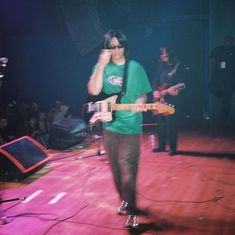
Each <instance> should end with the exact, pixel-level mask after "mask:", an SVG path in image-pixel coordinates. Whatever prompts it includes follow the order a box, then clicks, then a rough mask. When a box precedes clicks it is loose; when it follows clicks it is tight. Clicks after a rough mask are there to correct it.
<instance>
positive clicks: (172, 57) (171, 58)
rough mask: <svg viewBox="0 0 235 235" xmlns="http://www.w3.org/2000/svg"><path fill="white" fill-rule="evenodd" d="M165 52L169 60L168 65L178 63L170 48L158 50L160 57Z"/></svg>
mask: <svg viewBox="0 0 235 235" xmlns="http://www.w3.org/2000/svg"><path fill="white" fill-rule="evenodd" d="M164 51H165V52H166V54H167V56H168V58H169V61H168V63H173V64H176V63H178V62H179V59H178V57H177V55H176V53H175V51H174V50H173V49H172V48H169V47H167V46H166V47H161V48H160V55H161V54H163V52H164Z"/></svg>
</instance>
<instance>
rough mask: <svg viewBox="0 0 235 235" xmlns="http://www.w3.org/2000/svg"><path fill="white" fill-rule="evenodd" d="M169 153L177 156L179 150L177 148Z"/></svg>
mask: <svg viewBox="0 0 235 235" xmlns="http://www.w3.org/2000/svg"><path fill="white" fill-rule="evenodd" d="M169 155H170V156H175V155H177V151H176V150H170V151H169Z"/></svg>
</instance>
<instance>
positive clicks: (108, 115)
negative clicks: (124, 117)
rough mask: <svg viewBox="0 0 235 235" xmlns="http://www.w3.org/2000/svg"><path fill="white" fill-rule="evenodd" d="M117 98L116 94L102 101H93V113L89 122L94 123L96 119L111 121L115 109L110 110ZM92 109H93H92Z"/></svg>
mask: <svg viewBox="0 0 235 235" xmlns="http://www.w3.org/2000/svg"><path fill="white" fill-rule="evenodd" d="M117 100H118V95H112V96H110V97H108V98H106V99H104V100H102V101H97V102H96V103H95V106H96V107H95V113H93V115H92V116H91V118H90V120H89V123H90V124H91V125H94V124H95V123H97V122H98V121H101V122H111V121H113V120H114V119H115V111H113V110H112V104H115V103H116V102H117ZM92 111H93V110H92Z"/></svg>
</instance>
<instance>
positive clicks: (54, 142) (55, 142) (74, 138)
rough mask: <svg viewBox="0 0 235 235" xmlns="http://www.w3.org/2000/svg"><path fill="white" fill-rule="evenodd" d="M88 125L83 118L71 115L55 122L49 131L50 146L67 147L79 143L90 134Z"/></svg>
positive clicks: (55, 147) (54, 147) (56, 147)
mask: <svg viewBox="0 0 235 235" xmlns="http://www.w3.org/2000/svg"><path fill="white" fill-rule="evenodd" d="M87 129H88V126H87V124H86V122H85V121H84V120H83V119H81V118H75V117H69V118H66V119H64V120H61V121H57V122H53V123H52V125H51V128H50V133H49V148H52V149H66V148H68V147H71V146H73V145H76V144H79V143H80V142H81V141H82V140H83V139H84V138H85V137H86V136H87V134H88V131H87Z"/></svg>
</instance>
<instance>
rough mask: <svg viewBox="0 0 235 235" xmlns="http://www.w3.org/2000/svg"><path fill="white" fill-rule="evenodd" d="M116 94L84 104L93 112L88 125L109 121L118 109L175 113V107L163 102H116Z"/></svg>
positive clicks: (166, 113)
mask: <svg viewBox="0 0 235 235" xmlns="http://www.w3.org/2000/svg"><path fill="white" fill-rule="evenodd" d="M117 98H118V95H112V96H110V97H109V98H106V99H104V100H101V101H97V102H90V103H87V104H86V111H87V112H88V113H93V112H94V114H93V115H92V116H91V118H90V120H89V124H90V125H94V124H95V123H97V122H99V121H101V122H111V121H112V120H113V119H114V118H115V117H114V113H115V111H118V110H119V111H120V110H133V109H137V108H141V109H145V110H146V111H147V110H154V111H155V114H164V115H171V114H174V113H175V109H174V108H173V107H172V106H171V105H169V104H165V103H160V102H155V103H149V104H119V103H116V101H117Z"/></svg>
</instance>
